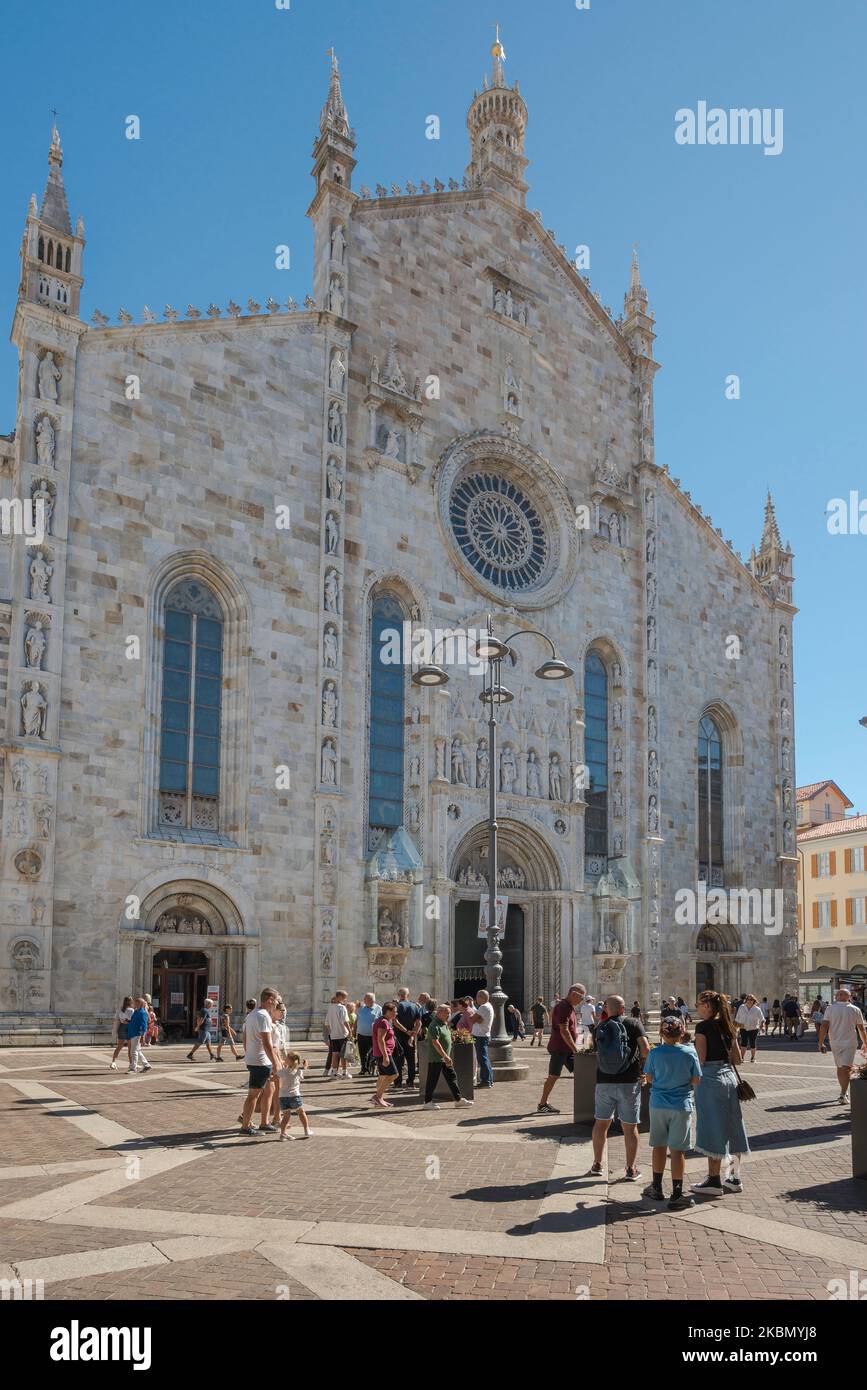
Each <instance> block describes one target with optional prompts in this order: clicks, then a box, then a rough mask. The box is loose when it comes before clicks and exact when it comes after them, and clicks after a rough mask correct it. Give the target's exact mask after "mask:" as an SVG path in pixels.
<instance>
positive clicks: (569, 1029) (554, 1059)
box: [536, 985, 587, 1115]
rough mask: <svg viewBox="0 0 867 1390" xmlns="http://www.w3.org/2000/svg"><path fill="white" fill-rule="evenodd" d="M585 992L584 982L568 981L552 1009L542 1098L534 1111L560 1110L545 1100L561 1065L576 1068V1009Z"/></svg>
mask: <svg viewBox="0 0 867 1390" xmlns="http://www.w3.org/2000/svg"><path fill="white" fill-rule="evenodd" d="M586 993H587V991H586V989H585V988H584V986H583V985H571V986H570V989H569V993H568V994H567V995H566V998H565V999H560V1000H558V1002H557V1003H556V1004H555V1005H554V1008H553V1010H552V1011H551V1036H550V1038H549V1039H548V1075H547V1076H546V1078H545V1085H544V1086H543V1087H542V1099H541V1100H540V1101H539V1104H538V1105H537V1106H536V1114H537V1115H559V1114H560V1111H559V1110H557V1109H556V1107H555V1106H553V1105H549V1104H548V1097H549V1096H550V1094H551V1092H552V1091H553V1089H554V1087H555V1085H556V1084H557V1077H558V1076H559V1075H560V1073H561V1072H562V1070H563V1067H564V1066H565V1068H566V1070H567V1071H570V1072H574V1070H575V1053H576V1052H577V1051H578V1018H577V1015H576V1013H575V1010H576V1008H577V1007H578V1005H579V1004H580V1003H581V1000H582V999H583V998H584V996H585V994H586Z"/></svg>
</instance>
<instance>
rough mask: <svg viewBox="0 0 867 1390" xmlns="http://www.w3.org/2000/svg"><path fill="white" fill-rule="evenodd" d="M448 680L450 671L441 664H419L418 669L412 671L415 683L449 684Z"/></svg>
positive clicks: (429, 684) (430, 684)
mask: <svg viewBox="0 0 867 1390" xmlns="http://www.w3.org/2000/svg"><path fill="white" fill-rule="evenodd" d="M448 682H449V673H448V671H444V670H443V668H442V667H441V666H419V668H418V670H416V671H413V673H412V683H413V685H428V686H435V685H448Z"/></svg>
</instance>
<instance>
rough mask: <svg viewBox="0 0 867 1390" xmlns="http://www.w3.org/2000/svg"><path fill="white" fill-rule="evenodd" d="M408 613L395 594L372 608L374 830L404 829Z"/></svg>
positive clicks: (371, 818) (370, 800) (371, 814)
mask: <svg viewBox="0 0 867 1390" xmlns="http://www.w3.org/2000/svg"><path fill="white" fill-rule="evenodd" d="M403 622H404V613H403V609H402V607H401V605H400V603H399V602H398V600H397V599H396V598H395V597H394V595H393V594H380V595H379V596H378V597H377V598H376V599H375V600H374V604H373V619H372V622H371V631H370V735H369V737H370V745H369V746H370V754H369V763H368V767H369V773H370V783H369V788H368V821H369V824H370V829H371V830H379V829H386V830H395V829H397V827H398V826H401V825H403V745H404V703H405V688H406V671H405V668H404V663H403V655H404V653H403Z"/></svg>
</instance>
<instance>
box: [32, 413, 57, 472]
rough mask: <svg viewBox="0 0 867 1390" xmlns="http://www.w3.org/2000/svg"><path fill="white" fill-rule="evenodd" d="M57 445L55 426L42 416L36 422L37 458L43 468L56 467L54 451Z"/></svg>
mask: <svg viewBox="0 0 867 1390" xmlns="http://www.w3.org/2000/svg"><path fill="white" fill-rule="evenodd" d="M56 444H57V436H56V434H55V430H54V425H53V424H52V423H51V420H50V419H49V417H48V416H47V415H40V417H39V419H38V420H37V421H36V457H37V459H38V460H39V462H40V463H41V464H42V466H43V468H54V467H56V464H55V461H54V451H55V447H56Z"/></svg>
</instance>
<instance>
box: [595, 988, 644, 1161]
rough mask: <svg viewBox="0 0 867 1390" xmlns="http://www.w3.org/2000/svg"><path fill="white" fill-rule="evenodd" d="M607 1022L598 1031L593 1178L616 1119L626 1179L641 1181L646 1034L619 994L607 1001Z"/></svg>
mask: <svg viewBox="0 0 867 1390" xmlns="http://www.w3.org/2000/svg"><path fill="white" fill-rule="evenodd" d="M605 1013H606V1015H607V1017H606V1019H605V1022H604V1023H600V1024H598V1025H597V1028H596V1058H597V1064H596V1108H595V1112H594V1113H595V1115H596V1123H595V1124H594V1126H593V1166H592V1167H591V1169H590V1172H591V1174H592V1176H593V1177H594V1178H600V1177H601V1176H602V1155H603V1154H604V1152H605V1140H606V1137H607V1135H608V1131H609V1129H610V1127H611V1121H612V1120H613V1119H614V1118H615V1117H616V1118H617V1119H619V1121H620V1127H621V1129H622V1130H623V1139H624V1142H625V1146H626V1178H627V1181H628V1182H637V1180H638V1179H639V1178H640V1177H641V1174H640V1172H639V1171H638V1168H637V1167H636V1163H635V1160H636V1158H637V1157H638V1121H639V1118H640V1116H641V1068H642V1065H643V1063H644V1059H645V1057H646V1056H647V1053H648V1051H649V1045H648V1042H647V1034H646V1033H645V1031H644V1028H643V1026H642V1024H641V1023H639V1021H638V1019H636V1018H629V1017H627V1015H626V1001H625V1000H624V999H621V997H620V995H619V994H612V995H609V997H608V998H607V999H606V1000H605Z"/></svg>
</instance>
